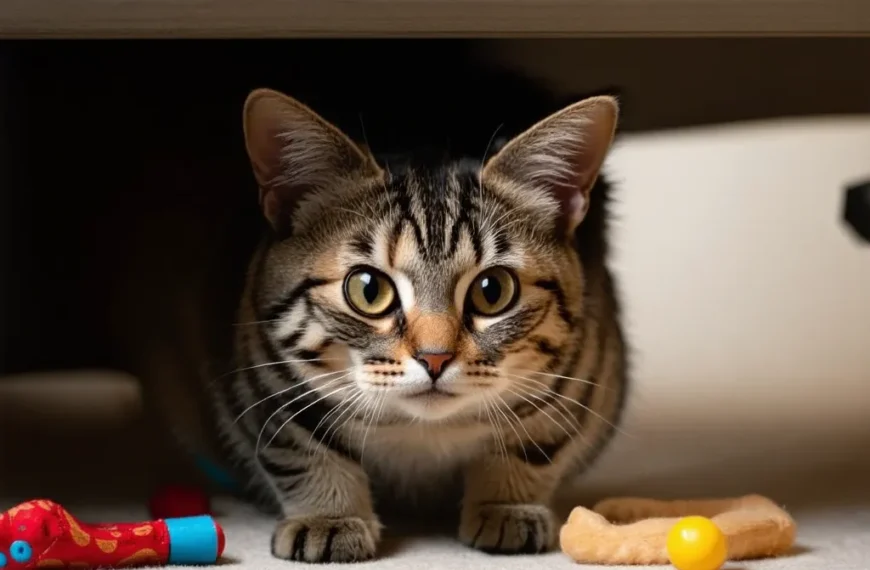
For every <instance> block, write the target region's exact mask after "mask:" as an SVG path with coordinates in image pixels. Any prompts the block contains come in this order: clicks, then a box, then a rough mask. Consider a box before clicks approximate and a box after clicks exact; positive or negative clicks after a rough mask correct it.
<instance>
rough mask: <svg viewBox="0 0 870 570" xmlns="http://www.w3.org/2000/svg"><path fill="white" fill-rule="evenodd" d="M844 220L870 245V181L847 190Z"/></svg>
mask: <svg viewBox="0 0 870 570" xmlns="http://www.w3.org/2000/svg"><path fill="white" fill-rule="evenodd" d="M843 218H844V219H845V220H846V222H847V223H848V224H849V225H850V226H852V229H853V230H854V231H855V233H857V234H858V235H859V236H860V237H861V238H862V239H863V240H864V241H865V242H867V243H870V180H868V181H867V182H862V183H861V184H856V185H854V186H850V187H849V188H847V189H846V207H845V210H844V213H843Z"/></svg>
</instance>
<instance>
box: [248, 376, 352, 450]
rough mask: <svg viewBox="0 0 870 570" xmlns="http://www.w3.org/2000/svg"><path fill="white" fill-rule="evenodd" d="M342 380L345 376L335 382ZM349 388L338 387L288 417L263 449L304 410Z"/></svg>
mask: <svg viewBox="0 0 870 570" xmlns="http://www.w3.org/2000/svg"><path fill="white" fill-rule="evenodd" d="M348 376H350V374H348ZM344 378H347V376H342V377H341V378H338V379H336V380H343V379H344ZM350 387H351V386H350V385H347V386H340V387H338V388H336V389H335V390H333V391H332V392H330V393H328V394H325V395H323V396H321V397H320V398H317V399H316V400H314V401H313V402H311V403H310V404H308V405H307V406H305V407H303V408H302V409H300V410H298V411H297V412H296V413H295V414H293V415H292V416H290V417H289V418H287V420H286V421H285V422H284V423H283V424H281V425H280V426H279V427H278V429H276V430H275V433H273V434H272V437H271V438H269V441H267V442H266V446H265V447H264V449H265V448H268V447H269V446H270V445H272V442H273V441H275V438H276V437H278V434H279V433H281V430H283V429H284V428H285V427H286V426H287V424H289V423H290V422H292V421H293V419H294V418H295V417H296V416H298V415H299V414H301V413H302V412H304V411H305V410H307V409H308V408H310V407H311V406H313V405H315V404H318V403H320V402H322V401H323V400H325V399H327V398H328V397H330V396H332V395H334V394H338V393H339V392H341V391H342V390H347V389H348V388H350Z"/></svg>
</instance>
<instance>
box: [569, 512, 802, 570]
mask: <svg viewBox="0 0 870 570" xmlns="http://www.w3.org/2000/svg"><path fill="white" fill-rule="evenodd" d="M795 533H796V525H795V522H794V520H793V519H792V518H791V516H789V515H788V513H786V512H785V511H784V510H783V509H782V508H781V507H779V506H778V505H777V504H776V503H774V502H773V501H771V500H770V499H768V498H766V497H762V496H760V495H747V496H745V497H738V498H733V499H714V500H688V501H657V500H653V499H640V498H633V497H624V498H616V499H608V500H605V501H601V502H600V503H598V504H597V505H595V507H594V508H593V509H592V510H590V509H586V508H583V507H575V508H574V510H573V511H572V512H571V515H570V517H569V518H568V521H567V522H566V523H565V524H564V525H563V526H562V530H561V532H560V536H559V539H560V543H561V547H562V551H563V552H564V553H565V554H567V555H568V556H569V557H570V558H572V559H573V560H574V561H575V562H579V563H583V564H605V565H635V564H640V565H648V564H668V563H670V564H672V565H673V566H674V567H676V568H677V570H718V569H719V568H721V567H722V565H723V564H724V563H725V561H726V560H747V559H752V558H765V557H771V556H779V555H782V554H785V553H786V552H788V551H789V550H790V549H791V547H792V545H793V544H794V539H795Z"/></svg>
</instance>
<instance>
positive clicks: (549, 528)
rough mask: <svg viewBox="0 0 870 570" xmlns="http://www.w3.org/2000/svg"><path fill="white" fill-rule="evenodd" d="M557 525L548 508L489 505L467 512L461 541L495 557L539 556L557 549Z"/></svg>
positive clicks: (500, 504)
mask: <svg viewBox="0 0 870 570" xmlns="http://www.w3.org/2000/svg"><path fill="white" fill-rule="evenodd" d="M556 526H557V524H556V519H555V516H554V515H553V512H552V511H551V510H550V509H549V508H548V507H546V506H544V505H534V504H531V505H525V504H519V505H517V504H503V503H488V504H482V505H475V506H469V507H468V508H466V509H465V510H464V511H463V514H462V522H461V524H460V527H459V538H460V540H461V541H462V542H463V543H465V544H467V545H468V546H471V547H473V548H476V549H478V550H482V551H483V552H488V553H491V554H536V553H539V552H545V551H547V550H550V549H551V548H552V547H553V545H554V544H555V540H556Z"/></svg>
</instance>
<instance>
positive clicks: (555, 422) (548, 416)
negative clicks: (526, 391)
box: [508, 388, 574, 441]
mask: <svg viewBox="0 0 870 570" xmlns="http://www.w3.org/2000/svg"><path fill="white" fill-rule="evenodd" d="M508 392H510V393H511V394H513V395H514V396H516V397H518V398H520V399H522V400H525V401H526V402H527V403H528V404H529V405H530V406H533V407H534V408H535V409H536V410H538V411H539V412H541V413H542V414H544V415H545V416H547V418H549V420H550V421H551V422H553V423H554V424H555V425H556V426H558V427H559V428H560V429H561V430H562V431H564V432H565V435H567V436H568V437H569V438H571V440H572V441H573V440H574V436H573V435H572V434H571V432H569V431H568V430H567V429H565V426H563V425H562V424H560V423H559V422H557V421H556V420H555V419H554V418H553V416H551V415H550V414H548V413H547V412H546V411H545V410H544V409H543V408H542V407H540V406H539V405H537V404H535V403H534V402H532V401H531V400H529V399H528V398H526V397H525V396H523V395H522V394H520V393H519V392H516V391H514V390H512V389H510V388H508ZM554 409H555V408H554Z"/></svg>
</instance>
